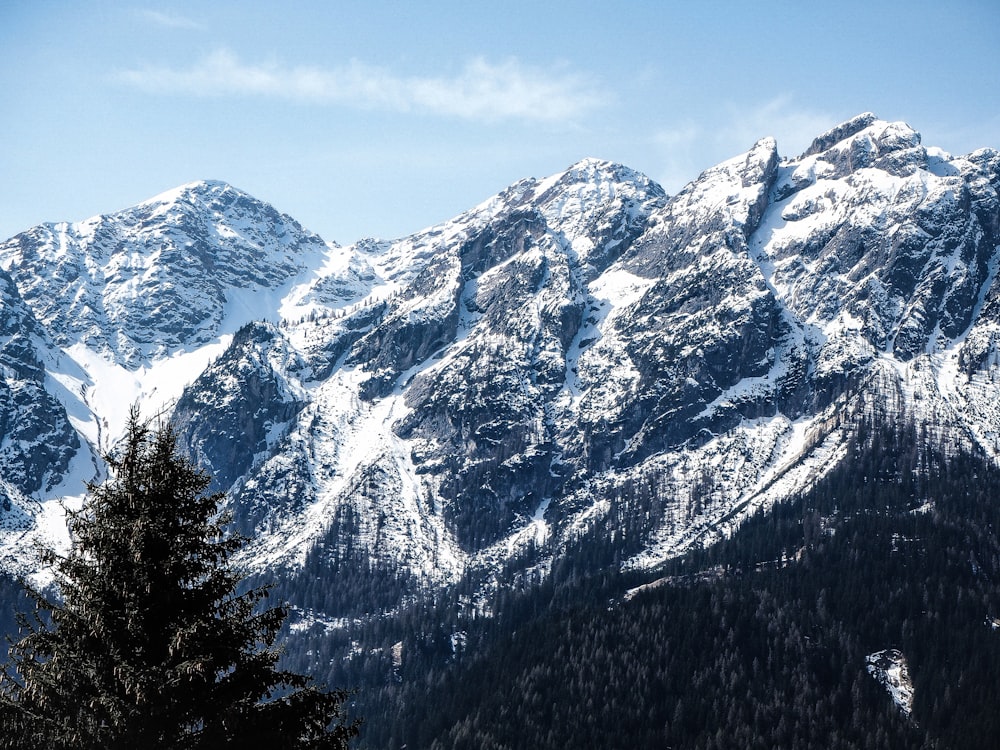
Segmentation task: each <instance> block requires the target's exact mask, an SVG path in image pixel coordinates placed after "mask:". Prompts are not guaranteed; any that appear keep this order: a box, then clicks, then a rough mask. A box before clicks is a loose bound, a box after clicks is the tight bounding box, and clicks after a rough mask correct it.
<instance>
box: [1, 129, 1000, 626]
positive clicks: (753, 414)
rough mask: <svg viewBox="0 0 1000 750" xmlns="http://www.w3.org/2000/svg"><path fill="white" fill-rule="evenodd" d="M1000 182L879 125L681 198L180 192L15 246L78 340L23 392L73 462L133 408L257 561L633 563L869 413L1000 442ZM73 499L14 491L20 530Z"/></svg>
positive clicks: (388, 565)
mask: <svg viewBox="0 0 1000 750" xmlns="http://www.w3.org/2000/svg"><path fill="white" fill-rule="evenodd" d="M998 195H1000V155H998V154H997V152H995V151H991V150H983V151H978V152H975V153H973V154H970V155H968V156H965V157H952V156H950V155H948V154H945V153H944V152H942V151H940V150H938V149H934V148H927V147H925V146H923V145H922V144H921V142H920V136H919V134H917V133H916V132H915V131H914V130H912V129H911V128H910V127H908V126H907V125H905V124H903V123H889V122H884V121H881V120H879V119H878V118H877V117H875V116H874V115H871V114H864V115H860V116H859V117H857V118H854V119H852V120H850V121H848V122H846V123H844V124H842V125H840V126H838V127H836V128H833V129H832V130H830V131H829V132H828V133H826V134H823V135H821V136H820V137H818V138H817V139H816V140H815V141H814V142H813V144H812V146H811V147H810V148H809V149H808V150H807V151H806V152H805V153H804V154H802V155H801V156H798V157H795V158H790V159H789V158H782V157H781V155H780V154H779V151H778V144H776V143H775V142H774V140H773V139H769V138H764V139H762V140H760V141H758V142H757V143H756V144H754V145H753V146H752V147H751V148H750V149H749V150H748V151H747V152H746V153H745V154H741V155H738V156H736V157H734V158H733V159H730V160H728V161H726V162H723V163H722V164H720V165H718V166H716V167H713V168H711V169H709V170H706V171H705V172H704V173H703V174H701V175H700V176H699V177H698V178H696V179H695V180H694V181H692V182H691V183H690V184H689V185H687V186H686V187H685V188H684V189H683V190H682V191H681V192H680V193H679V194H677V195H675V196H673V197H668V196H666V195H665V194H664V193H663V191H662V189H661V188H660V187H659V186H658V185H656V184H655V183H654V182H652V181H651V180H649V179H648V178H647V177H645V176H643V175H641V174H640V173H637V172H634V171H632V170H630V169H628V168H626V167H623V166H621V165H616V164H612V163H609V162H603V161H599V160H596V159H586V160H583V161H581V162H579V163H577V164H575V165H573V166H571V167H570V168H569V169H567V170H566V171H564V172H561V173H559V174H556V175H553V176H551V177H549V178H546V179H543V180H534V179H526V180H522V181H521V182H518V183H516V184H514V185H512V186H510V187H509V188H507V189H506V190H504V191H502V192H501V193H499V194H497V195H496V196H493V197H492V198H490V199H488V200H486V201H484V202H483V203H481V204H479V205H478V206H476V207H474V208H473V209H471V210H470V211H468V212H466V213H464V214H461V215H460V216H458V217H456V218H455V219H453V220H451V221H449V222H445V223H443V224H440V225H437V226H433V227H429V228H427V229H425V230H423V231H421V232H418V233H417V234H415V235H412V236H410V237H406V238H402V239H398V240H394V241H382V240H365V241H362V242H359V243H357V244H355V245H352V246H350V247H345V248H340V247H337V246H335V245H332V244H328V243H324V242H323V241H322V240H321V239H319V238H318V237H316V236H315V235H312V234H310V233H309V232H307V231H306V230H304V229H302V228H301V227H300V226H299V225H297V224H296V223H295V222H294V221H293V220H292V219H290V218H289V217H287V216H284V215H282V214H279V213H278V212H277V211H275V210H274V209H272V208H271V207H269V206H267V205H266V204H262V203H260V202H258V201H256V200H255V199H253V198H251V197H249V196H247V195H245V194H243V193H240V192H239V191H237V190H235V189H234V188H231V187H229V186H227V185H224V184H223V183H193V184H192V185H187V186H183V187H181V188H178V189H177V190H175V191H170V192H168V193H164V194H163V195H161V196H158V197H157V198H154V199H152V200H151V201H148V202H146V203H143V204H140V205H139V206H136V207H134V208H132V209H127V210H125V211H122V212H118V213H116V214H112V215H109V216H106V217H97V218H95V219H92V220H89V221H88V222H82V223H80V224H75V225H68V224H60V225H46V226H43V227H37V228H35V229H33V230H30V231H29V232H25V233H23V234H21V235H18V236H17V237H15V238H12V239H11V240H8V241H7V242H6V243H3V244H2V245H0V266H2V268H3V269H4V270H6V271H7V272H8V273H9V274H10V277H11V278H12V280H13V282H12V283H14V284H16V289H14V288H12V290H11V293H12V295H15V297H14V298H18V299H19V298H23V303H18V304H20V305H21V308H23V309H24V315H25V316H27V317H26V318H25V319H26V320H27V319H31V320H36V323H35V324H34V325H37V326H38V328H37V333H36V334H33V335H34V338H33V339H32V340H35V341H40V342H41V341H50V342H54V344H57V345H58V346H59V347H61V350H60V349H57V348H56V347H55V346H54V345H53V344H52V343H49V344H46V345H45V346H42V349H41V350H40V351H43V352H45V354H44V356H41V355H40V359H38V361H39V362H40V363H41V364H40V365H39V367H40V372H41V375H40V376H39V377H40V378H41V379H40V380H38V379H37V378H36V381H37V382H41V383H43V384H47V385H46V386H45V387H46V388H49V390H46V391H45V394H47V395H48V397H49V398H51V399H52V400H53V404H54V405H55V406H54V410H55V411H58V409H59V408H62V409H63V411H64V412H65V413H66V415H67V416H66V421H67V423H68V424H70V425H72V428H73V430H71V432H72V435H74V436H78V437H77V440H78V442H79V445H81V446H87V447H86V450H85V452H83V453H79V455H80V456H84V457H86V458H87V461H83V459H80V460H79V461H78V464H77V466H80V467H83V466H85V465H86V466H89V469H88V470H92V471H95V472H99V471H100V466H99V462H96V461H95V460H94V459H93V453H94V452H96V451H99V450H103V449H105V448H107V447H108V445H109V444H110V441H111V440H113V437H114V435H116V434H117V432H118V431H120V428H121V424H122V421H121V420H122V416H123V414H124V410H126V409H127V407H128V405H129V404H130V403H131V402H132V401H133V400H134V399H136V398H142V399H143V400H144V403H145V404H148V405H150V407H151V408H152V409H153V410H156V409H160V408H164V407H166V408H170V409H173V417H174V420H175V422H176V423H177V425H178V427H179V429H180V437H181V441H182V445H183V447H184V449H185V450H187V451H189V453H190V455H191V456H192V457H193V458H195V459H196V460H197V461H199V462H200V463H201V464H202V465H204V466H205V467H206V468H207V469H209V470H210V471H211V473H212V475H213V477H214V478H215V481H216V483H217V485H218V486H219V487H220V488H221V489H224V490H226V491H227V492H228V498H229V500H228V502H229V503H230V505H231V508H232V510H233V511H234V515H235V518H236V521H237V525H238V527H239V528H240V529H241V530H242V531H243V532H244V533H246V534H248V535H249V536H250V537H251V538H252V542H251V546H250V547H249V549H248V552H247V556H246V560H245V561H246V562H247V564H248V565H250V566H251V567H254V568H258V569H263V568H283V569H285V570H287V571H289V572H290V573H291V574H294V572H295V571H298V570H305V569H306V568H308V570H309V571H311V573H310V575H313V574H315V575H320V576H322V575H329V576H334V575H337V576H344V575H351V571H355V572H356V573H357V575H359V576H369V577H370V574H371V571H372V570H377V571H381V572H380V575H384V576H387V577H388V578H390V579H391V580H393V581H398V582H400V586H402V587H403V589H405V590H407V591H410V592H415V591H418V590H420V589H421V588H423V587H427V586H430V587H434V586H438V585H441V584H446V583H454V582H459V581H463V580H465V581H468V582H470V583H471V584H472V588H473V589H475V588H477V587H478V589H479V590H480V591H481V592H488V591H489V590H491V588H492V587H495V586H496V585H501V584H502V583H503V582H504V581H508V582H509V581H513V580H515V579H517V578H518V577H519V576H537V575H545V573H546V570H547V569H548V566H549V565H550V564H551V563H552V561H553V560H554V559H556V558H557V557H559V556H560V555H573V554H575V551H577V550H580V549H583V547H584V546H585V545H587V544H590V543H592V541H593V540H594V539H604V540H608V542H609V544H611V545H612V546H613V547H614V549H615V555H616V557H617V558H618V559H620V560H621V561H622V564H623V565H625V566H628V567H634V568H646V567H651V566H655V565H657V564H658V563H659V562H661V561H663V560H664V559H666V558H669V557H671V556H673V555H677V554H679V553H680V552H682V551H683V550H685V549H688V548H690V547H691V546H693V545H704V544H709V543H711V542H712V541H713V540H715V539H718V538H721V537H722V536H724V535H727V534H730V533H732V531H733V530H734V529H735V528H736V527H737V526H738V525H739V523H740V522H741V520H742V519H745V518H746V517H748V516H749V515H750V514H752V513H754V512H756V511H757V510H759V509H762V508H765V509H766V508H768V507H770V506H771V505H773V504H774V503H777V502H781V501H782V500H783V499H784V498H787V497H789V496H790V495H792V494H794V493H795V492H797V491H800V490H802V489H803V488H805V487H808V486H809V485H810V484H811V483H812V482H814V481H816V479H817V478H818V477H819V476H821V475H822V474H823V473H824V472H827V471H829V470H830V469H831V468H832V467H833V466H836V465H837V463H838V462H840V461H842V460H844V459H845V456H846V445H847V443H848V440H849V439H850V438H851V436H852V435H855V434H856V433H857V429H858V426H859V424H861V423H862V422H863V421H865V420H868V421H874V422H878V421H883V422H884V421H890V422H891V421H899V420H904V419H905V420H914V421H916V422H917V423H918V424H920V425H921V426H923V427H924V428H925V434H928V435H931V436H934V439H936V440H943V441H945V442H946V443H950V444H951V445H954V446H965V447H972V448H974V449H976V450H979V449H982V450H984V451H986V453H987V454H989V455H992V456H994V457H995V456H997V454H998V451H1000V411H998V410H997V407H996V404H998V403H1000V398H998V396H1000V393H998V392H997V385H996V383H997V374H998V373H997V368H998V367H1000V354H998V341H1000V289H998V286H997V284H996V272H997V264H998V262H1000V255H998V250H1000V198H998ZM15 293H16V294H15ZM16 295H19V297H17V296H16ZM46 337H47V338H46ZM17 359H18V361H19V362H20V361H28V359H30V358H27V355H24V356H21V355H18V357H17ZM53 394H54V395H53ZM43 397H44V396H43V395H42V394H41V393H39V394H38V396H37V397H36V401H37V400H38V399H41V398H43ZM46 408H47V407H46ZM43 411H44V409H43ZM4 434H5V435H7V434H10V432H9V431H8V432H4ZM90 446H93V448H91V447H90ZM918 449H919V448H918ZM66 450H67V451H68V452H67V454H66V455H67V456H69V455H71V454H72V455H76V453H77V452H78V451H76V449H66ZM81 450H82V449H81ZM11 460H13V459H11ZM67 460H68V459H67ZM87 462H89V463H87ZM63 463H64V464H65V465H66V466H68V464H67V463H66V460H64V461H63ZM74 471H76V470H74ZM79 471H81V472H82V471H84V470H83V469H79ZM62 472H63V473H62V474H61V476H62V477H64V478H65V477H67V476H70V474H72V473H73V472H71V471H70V470H69V469H68V468H63V469H62ZM74 476H75V474H74ZM53 477H54V478H56V477H55V475H53ZM49 484H50V485H51V484H52V481H51V480H50V481H49ZM53 487H54V485H53ZM56 491H57V490H55V489H52V490H48V493H49V494H46V492H47V490H45V489H43V488H42V487H41V486H34V485H31V486H29V485H25V486H24V487H22V488H21V489H20V490H19V492H21V495H18V497H22V496H23V497H25V498H29V499H28V500H26V501H20V500H19V501H18V502H21V505H19V506H18V507H23V508H24V509H23V512H21V514H20V515H18V512H16V511H15V510H14V506H13V505H11V510H10V511H8V516H5V518H9V523H10V524H11V528H14V527H17V528H20V529H22V530H23V529H24V528H26V527H27V526H30V524H31V522H32V521H31V518H32V513H33V511H32V510H31V502H33V501H32V500H30V498H31V497H35V498H37V499H38V500H45V499H48V498H50V497H54V494H53V493H54V492H56ZM58 492H63V493H65V494H73V491H70V490H66V489H63V488H62V486H60V488H58ZM33 493H34V494H33ZM15 494H16V493H15ZM18 519H20V520H18ZM4 549H9V547H4ZM317 571H319V572H317ZM323 571H326V572H325V573H324V572H323ZM383 604H384V606H391V601H388V600H387V601H386V602H384V603H383ZM380 606H382V605H380ZM327 614H329V615H337V614H338V613H335V612H331V613H327Z"/></svg>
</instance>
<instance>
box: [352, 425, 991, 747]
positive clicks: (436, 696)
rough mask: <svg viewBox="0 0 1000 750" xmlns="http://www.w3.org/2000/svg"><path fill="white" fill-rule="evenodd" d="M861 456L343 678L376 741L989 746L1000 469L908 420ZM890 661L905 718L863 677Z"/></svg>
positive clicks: (395, 636) (609, 555)
mask: <svg viewBox="0 0 1000 750" xmlns="http://www.w3.org/2000/svg"><path fill="white" fill-rule="evenodd" d="M851 451H852V455H851V457H850V459H849V461H848V462H847V463H845V464H844V465H843V466H842V467H841V468H839V469H836V470H834V471H833V472H832V473H831V474H830V475H828V476H827V477H826V478H825V479H824V480H823V481H821V482H819V483H818V484H817V485H816V486H815V487H814V488H813V489H812V490H810V492H808V493H807V494H805V495H804V496H802V497H798V498H793V499H792V500H791V501H789V502H788V503H785V504H782V505H781V506H778V507H776V508H774V509H772V510H771V511H769V512H767V513H761V514H760V515H758V516H756V517H754V518H753V519H751V520H750V521H749V522H747V523H746V524H745V525H744V526H743V527H742V528H741V530H740V532H739V533H737V534H736V535H735V536H734V537H733V538H732V539H730V540H727V541H726V542H724V543H721V544H719V545H716V546H714V547H712V548H710V549H707V550H702V551H698V552H696V553H692V554H691V555H688V556H687V557H685V558H684V559H681V560H678V561H675V562H673V563H671V564H669V565H667V566H666V567H665V568H664V569H663V570H661V571H658V572H657V574H656V575H655V576H653V578H652V579H650V577H649V576H648V575H647V576H646V577H645V578H639V577H636V576H635V574H628V575H626V574H621V573H614V572H605V573H603V574H595V573H594V570H595V568H594V567H591V563H593V562H595V561H598V562H599V561H602V560H603V561H606V563H605V564H607V565H608V567H607V568H605V570H607V571H613V570H614V567H615V565H614V563H613V562H611V561H612V560H613V559H614V557H615V555H614V554H613V550H610V549H609V548H608V546H607V543H606V541H605V540H598V539H594V540H591V542H589V544H591V547H588V548H583V549H578V550H575V551H574V552H573V554H574V555H575V556H576V557H577V558H578V559H577V560H561V561H557V563H556V565H555V566H554V568H553V571H552V574H551V575H550V576H549V578H547V579H546V580H545V582H544V583H542V584H540V585H535V586H532V587H527V588H526V589H525V590H524V591H523V592H521V593H511V594H507V595H503V596H501V597H499V598H498V600H497V602H496V607H495V609H494V612H493V616H492V617H490V618H478V619H476V618H474V619H471V620H470V619H468V618H466V619H464V620H463V619H462V618H459V619H458V620H456V619H455V617H454V615H453V614H449V611H453V609H452V607H453V602H445V603H443V604H442V606H441V608H440V609H436V610H434V609H433V608H432V609H430V610H425V611H413V612H411V613H407V614H405V615H403V616H401V617H400V618H399V619H397V620H396V622H395V623H394V625H393V626H391V627H390V626H388V625H382V626H380V627H381V629H379V626H375V625H374V624H373V625H370V626H369V627H368V630H367V632H365V633H362V634H356V637H359V638H360V640H361V641H362V642H364V643H366V644H372V643H380V644H381V646H382V649H381V651H378V652H372V651H371V650H368V651H366V652H365V653H364V654H360V655H359V656H358V657H356V658H355V659H354V660H352V661H346V662H345V661H343V660H341V659H335V660H334V663H335V664H339V665H341V666H340V667H338V669H341V670H348V669H354V671H353V673H350V677H345V675H347V674H348V673H347V672H346V671H341V672H338V673H337V675H338V679H350V680H351V681H352V682H355V683H357V682H360V683H363V684H365V685H366V686H368V685H371V687H366V689H365V690H364V692H363V694H362V697H363V698H364V700H365V708H364V710H365V713H366V715H367V716H368V717H369V718H368V724H367V729H366V732H365V736H364V737H363V738H362V745H363V746H364V747H370V748H399V747H402V746H403V745H406V747H407V748H409V749H410V750H413V749H414V748H424V749H428V750H445V749H446V748H462V749H465V748H468V749H469V750H472V749H473V748H483V747H489V748H495V749H497V750H504V749H509V750H514V749H515V748H532V749H533V750H535V749H538V750H544V749H545V748H565V747H602V748H665V747H673V748H705V749H706V750H707V749H708V748H729V747H739V748H761V749H763V748H815V747H824V748H844V749H847V748H858V749H860V748H871V749H872V750H875V749H876V748H890V749H891V748H900V749H904V748H940V749H944V748H948V749H952V748H954V749H962V748H970V749H971V748H977V749H978V748H984V747H995V746H996V738H997V737H998V736H1000V710H998V707H1000V682H998V680H997V676H998V675H1000V631H998V630H996V629H994V628H993V627H992V626H991V624H990V621H991V619H992V618H998V617H1000V540H998V537H997V533H996V530H997V529H998V528H1000V503H998V502H997V499H998V498H1000V470H998V469H997V468H996V467H995V466H994V465H993V464H992V463H991V462H990V461H988V460H987V459H985V458H984V457H982V456H978V455H972V454H967V453H961V452H957V453H956V452H955V451H954V449H949V448H947V447H946V446H936V445H934V444H933V442H932V441H931V440H929V439H928V437H927V436H926V435H922V434H919V433H918V432H917V431H916V430H914V429H913V428H912V427H907V428H904V429H902V430H900V431H898V432H896V431H891V430H874V429H872V428H870V427H867V428H866V427H862V429H861V430H860V431H859V433H858V437H857V439H856V440H855V441H854V443H853V444H852V446H851ZM581 560H585V561H587V562H580V561H581ZM588 569H589V571H590V572H589V574H588V573H587V571H588ZM647 582H650V583H652V584H653V585H651V586H649V587H647V588H645V589H644V590H642V591H640V592H638V593H636V594H635V595H634V596H632V597H624V596H623V592H624V590H625V589H627V588H629V587H632V586H635V585H636V584H639V583H647ZM435 623H440V624H435ZM457 630H462V631H465V632H466V636H465V638H464V643H465V645H464V648H462V649H460V650H459V651H458V652H457V653H455V654H453V653H452V651H451V648H450V644H451V635H452V633H454V632H455V631H457ZM395 641H401V642H402V644H403V645H402V653H403V655H404V659H403V665H402V667H398V668H397V667H395V666H394V665H393V664H392V662H391V660H390V659H389V657H388V653H389V647H390V645H391V644H392V643H393V642H395ZM886 648H898V649H899V650H900V651H902V653H903V654H904V655H905V656H906V658H907V660H908V663H909V667H910V674H911V677H912V679H913V682H914V687H915V701H914V706H913V714H912V717H910V718H908V717H906V716H905V715H904V714H903V713H902V712H901V711H900V710H899V709H898V708H897V707H896V706H895V705H894V704H893V703H892V701H891V700H890V698H889V696H888V694H887V693H886V691H885V690H884V689H883V688H882V687H881V686H880V685H879V684H878V683H877V682H876V681H875V680H874V679H873V678H872V677H871V676H870V675H869V674H868V673H867V671H866V663H865V657H866V656H867V655H868V654H871V653H873V652H875V651H879V650H882V649H886ZM352 663H353V667H352V666H349V665H351V664H352ZM379 680H380V681H381V684H377V683H378V681H379Z"/></svg>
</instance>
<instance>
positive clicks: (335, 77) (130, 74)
mask: <svg viewBox="0 0 1000 750" xmlns="http://www.w3.org/2000/svg"><path fill="white" fill-rule="evenodd" d="M119 79H120V80H122V81H123V82H125V83H127V84H129V85H132V86H135V87H137V88H140V89H143V90H146V91H150V92H156V93H174V94H195V95H198V96H265V97H273V98H281V99H289V100H294V101H301V102H316V103H324V104H339V105H343V106H349V107H356V108H361V109H385V110H389V111H395V112H410V111H413V112H428V113H433V114H438V115H446V116H452V117H459V118H463V119H470V120H501V119H512V118H513V119H523V120H532V121H546V122H553V121H559V120H574V119H577V118H579V117H581V116H582V115H584V114H585V113H587V112H590V111H592V110H594V109H596V108H598V107H600V106H602V105H603V104H604V103H605V102H606V101H607V97H606V96H605V95H603V94H602V92H601V91H600V90H599V89H598V87H597V86H596V84H595V83H594V82H593V81H591V80H589V79H588V78H586V77H585V76H582V75H579V74H576V73H573V72H570V71H566V70H562V69H553V70H547V69H541V68H534V67H530V66H526V65H523V64H522V63H520V62H518V61H517V60H515V59H511V60H507V61H505V62H502V63H499V64H496V63H491V62H489V61H487V60H485V59H482V58H476V59H474V60H472V61H471V62H469V63H468V64H466V65H465V67H464V68H463V69H462V71H461V73H459V74H458V75H456V76H452V77H443V76H438V77H426V76H424V77H422V76H400V75H398V74H396V73H394V72H392V71H391V70H388V69H386V68H381V67H376V66H372V65H367V64H365V63H362V62H358V61H356V60H354V61H351V62H350V63H348V64H346V65H342V66H339V67H335V68H327V69H325V68H316V67H295V68H289V67H285V66H283V65H280V64H278V63H268V64H258V65H252V64H247V63H244V62H242V61H241V60H240V59H239V58H238V57H236V56H235V55H233V54H232V53H230V52H227V51H224V50H223V51H218V52H215V53H214V54H212V55H210V56H208V57H206V58H205V59H203V60H202V61H200V62H199V63H197V64H196V65H194V66H193V67H190V68H187V69H183V70H180V69H175V68H168V67H145V68H141V69H137V70H129V71H125V72H122V73H120V74H119Z"/></svg>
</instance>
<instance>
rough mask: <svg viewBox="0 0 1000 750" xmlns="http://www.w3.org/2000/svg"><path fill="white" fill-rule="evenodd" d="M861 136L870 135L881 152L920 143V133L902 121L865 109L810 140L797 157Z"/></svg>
mask: <svg viewBox="0 0 1000 750" xmlns="http://www.w3.org/2000/svg"><path fill="white" fill-rule="evenodd" d="M864 135H867V136H868V137H869V140H870V141H871V143H872V145H874V146H875V147H876V149H877V151H878V152H879V153H880V154H885V153H888V152H890V151H898V150H900V149H904V148H913V147H916V146H919V145H920V133H918V132H917V131H916V130H914V129H913V128H911V127H910V126H909V125H907V124H906V123H905V122H902V121H896V122H889V121H887V120H881V119H879V118H878V117H877V116H876V115H874V114H872V113H871V112H865V113H863V114H860V115H857V116H856V117H852V118H851V119H850V120H847V121H846V122H842V123H841V124H840V125H837V126H836V127H834V128H831V129H830V130H828V131H826V132H825V133H823V135H821V136H819V137H818V138H816V139H815V140H813V142H812V145H810V146H809V148H808V149H806V151H805V152H804V153H803V154H802V156H800V157H799V159H805V158H806V157H809V156H814V155H817V154H822V153H825V152H827V151H834V150H840V147H841V146H842V144H843V145H846V144H848V143H852V142H854V141H855V140H856V139H857V138H859V137H863V136H864Z"/></svg>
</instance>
